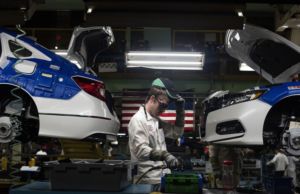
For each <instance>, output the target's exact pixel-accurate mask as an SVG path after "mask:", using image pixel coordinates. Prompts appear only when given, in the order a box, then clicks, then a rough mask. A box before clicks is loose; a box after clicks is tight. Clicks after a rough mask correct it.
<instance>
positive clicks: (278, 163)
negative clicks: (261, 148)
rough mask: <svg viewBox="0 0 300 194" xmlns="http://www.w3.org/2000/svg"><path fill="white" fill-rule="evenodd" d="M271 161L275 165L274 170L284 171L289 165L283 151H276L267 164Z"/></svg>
mask: <svg viewBox="0 0 300 194" xmlns="http://www.w3.org/2000/svg"><path fill="white" fill-rule="evenodd" d="M271 163H273V164H274V165H275V171H285V170H286V168H287V166H288V165H289V161H288V158H287V157H286V155H284V154H283V153H280V152H278V153H277V154H276V155H275V156H274V157H273V159H272V160H271V161H269V162H268V163H267V164H268V165H269V164H271Z"/></svg>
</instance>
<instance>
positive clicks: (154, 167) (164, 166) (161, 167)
mask: <svg viewBox="0 0 300 194" xmlns="http://www.w3.org/2000/svg"><path fill="white" fill-rule="evenodd" d="M166 168H168V167H167V166H166V165H160V166H153V167H152V168H150V169H148V170H147V171H146V172H144V173H143V174H142V175H141V176H140V177H139V179H138V180H137V181H135V183H134V184H138V183H139V182H140V181H141V180H142V178H143V177H144V176H145V175H146V174H147V173H148V172H150V171H152V170H157V169H161V170H162V169H166Z"/></svg>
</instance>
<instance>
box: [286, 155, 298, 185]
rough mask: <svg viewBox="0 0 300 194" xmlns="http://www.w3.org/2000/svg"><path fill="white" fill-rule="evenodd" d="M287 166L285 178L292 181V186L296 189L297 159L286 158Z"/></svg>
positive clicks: (293, 157) (292, 157)
mask: <svg viewBox="0 0 300 194" xmlns="http://www.w3.org/2000/svg"><path fill="white" fill-rule="evenodd" d="M287 158H288V161H289V165H288V167H287V170H286V172H287V176H289V177H291V178H292V179H293V185H294V187H297V186H298V185H297V176H296V164H295V163H296V162H299V158H296V157H295V156H288V157H287Z"/></svg>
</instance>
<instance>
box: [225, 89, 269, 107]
mask: <svg viewBox="0 0 300 194" xmlns="http://www.w3.org/2000/svg"><path fill="white" fill-rule="evenodd" d="M265 92H266V90H250V91H246V92H243V93H237V94H231V95H229V96H228V97H227V98H226V99H224V103H223V107H226V106H231V105H234V104H237V103H241V102H246V101H250V100H255V99H258V98H259V97H260V96H261V95H263V94H264V93H265Z"/></svg>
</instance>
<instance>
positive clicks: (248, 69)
mask: <svg viewBox="0 0 300 194" xmlns="http://www.w3.org/2000/svg"><path fill="white" fill-rule="evenodd" d="M240 71H254V69H252V68H251V67H249V66H248V65H247V64H246V63H240Z"/></svg>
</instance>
